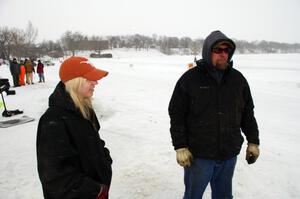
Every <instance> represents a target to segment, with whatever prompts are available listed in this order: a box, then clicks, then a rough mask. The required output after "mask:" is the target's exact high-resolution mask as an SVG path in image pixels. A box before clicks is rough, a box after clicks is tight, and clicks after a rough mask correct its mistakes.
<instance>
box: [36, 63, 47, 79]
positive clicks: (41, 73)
mask: <svg viewBox="0 0 300 199" xmlns="http://www.w3.org/2000/svg"><path fill="white" fill-rule="evenodd" d="M36 72H37V74H38V75H39V82H45V76H44V64H43V63H42V62H41V60H38V65H37V69H36Z"/></svg>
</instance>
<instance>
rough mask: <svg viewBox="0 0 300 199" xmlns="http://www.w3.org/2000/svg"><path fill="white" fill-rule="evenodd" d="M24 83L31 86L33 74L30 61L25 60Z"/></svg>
mask: <svg viewBox="0 0 300 199" xmlns="http://www.w3.org/2000/svg"><path fill="white" fill-rule="evenodd" d="M25 70H26V83H27V84H33V73H35V70H34V67H33V64H32V62H31V60H30V59H25Z"/></svg>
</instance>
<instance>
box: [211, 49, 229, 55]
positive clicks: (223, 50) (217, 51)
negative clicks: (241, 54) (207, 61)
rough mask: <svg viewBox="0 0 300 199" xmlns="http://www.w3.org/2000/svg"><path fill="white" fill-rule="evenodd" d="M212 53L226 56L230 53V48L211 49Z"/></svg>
mask: <svg viewBox="0 0 300 199" xmlns="http://www.w3.org/2000/svg"><path fill="white" fill-rule="evenodd" d="M212 52H213V53H215V54H221V53H222V52H224V53H225V54H228V53H230V52H232V48H213V49H212Z"/></svg>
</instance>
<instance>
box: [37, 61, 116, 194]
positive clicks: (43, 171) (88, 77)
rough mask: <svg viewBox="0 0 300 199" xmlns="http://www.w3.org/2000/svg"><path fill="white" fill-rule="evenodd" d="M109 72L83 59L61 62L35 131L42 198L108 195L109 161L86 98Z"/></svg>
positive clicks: (110, 160)
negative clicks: (52, 88)
mask: <svg viewBox="0 0 300 199" xmlns="http://www.w3.org/2000/svg"><path fill="white" fill-rule="evenodd" d="M107 74H108V72H106V71H103V70H100V69H96V68H95V67H94V66H93V65H91V64H90V63H89V61H88V60H87V59H86V58H83V57H71V58H69V59H67V60H65V61H64V62H63V63H62V64H61V66H60V71H59V76H60V79H61V81H60V82H59V83H58V85H57V86H56V88H55V90H54V92H53V93H52V94H51V96H50V97H49V108H48V110H47V111H46V112H45V113H44V114H43V115H42V117H41V118H40V121H39V124H38V131H37V163H38V173H39V177H40V180H41V183H42V187H43V193H44V197H45V198H46V199H47V198H48V199H49V198H51V199H69V198H72V199H75V198H76V199H79V198H80V199H108V190H109V186H110V182H111V176H112V171H111V163H112V159H111V157H110V155H109V150H108V149H107V148H105V147H104V145H105V142H104V141H103V140H101V139H100V137H99V134H98V131H99V129H100V125H99V122H98V119H97V116H96V114H95V112H94V110H93V106H92V103H91V97H92V96H93V92H94V88H95V86H96V85H97V84H98V83H97V81H98V80H100V79H101V78H103V77H105V76H106V75H107Z"/></svg>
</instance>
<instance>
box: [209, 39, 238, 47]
mask: <svg viewBox="0 0 300 199" xmlns="http://www.w3.org/2000/svg"><path fill="white" fill-rule="evenodd" d="M220 45H227V46H228V47H230V48H234V45H233V43H232V42H230V41H227V40H222V41H220V42H217V43H216V44H215V45H214V47H218V46H220Z"/></svg>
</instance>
